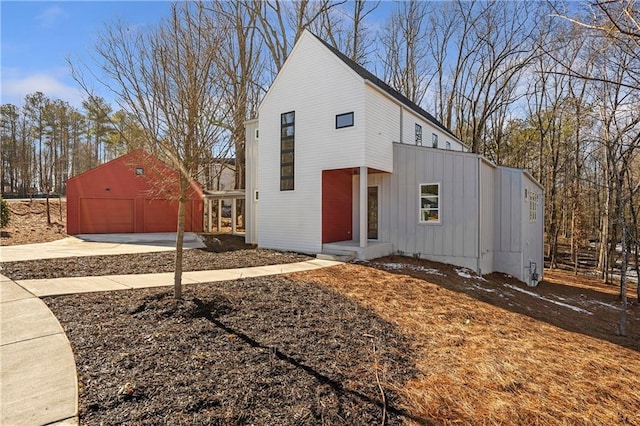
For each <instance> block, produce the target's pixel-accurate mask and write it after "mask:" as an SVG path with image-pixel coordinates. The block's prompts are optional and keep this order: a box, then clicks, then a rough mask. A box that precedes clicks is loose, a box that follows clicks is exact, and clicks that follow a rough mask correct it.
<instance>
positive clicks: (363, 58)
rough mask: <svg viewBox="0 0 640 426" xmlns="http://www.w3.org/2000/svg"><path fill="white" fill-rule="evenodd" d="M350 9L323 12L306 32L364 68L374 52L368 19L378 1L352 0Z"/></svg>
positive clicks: (328, 9) (330, 9) (334, 9)
mask: <svg viewBox="0 0 640 426" xmlns="http://www.w3.org/2000/svg"><path fill="white" fill-rule="evenodd" d="M351 5H352V7H351V8H349V7H346V6H345V7H331V8H327V9H325V11H324V13H322V14H321V15H320V17H319V18H318V19H316V20H315V21H313V22H311V23H310V25H309V28H310V29H311V31H313V32H314V34H315V35H317V36H318V37H320V38H322V39H323V40H326V41H327V42H328V43H329V44H330V45H331V46H333V47H335V48H336V49H338V50H339V51H341V52H342V53H344V54H345V55H346V56H347V57H348V58H349V59H351V60H352V61H354V62H356V63H357V64H359V65H362V66H366V65H367V64H368V62H369V55H370V54H371V51H372V50H373V48H374V40H373V33H372V31H371V29H370V27H369V25H368V23H367V19H368V18H369V17H370V16H371V14H372V13H373V12H374V11H375V10H376V9H377V8H378V6H379V5H380V1H379V0H378V1H368V0H355V1H353V2H352V3H351Z"/></svg>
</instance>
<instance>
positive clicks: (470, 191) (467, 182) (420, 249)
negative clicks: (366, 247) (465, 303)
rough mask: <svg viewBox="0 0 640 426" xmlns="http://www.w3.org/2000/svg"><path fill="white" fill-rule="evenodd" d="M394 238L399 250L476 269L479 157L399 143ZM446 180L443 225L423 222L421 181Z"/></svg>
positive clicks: (391, 232) (392, 222)
mask: <svg viewBox="0 0 640 426" xmlns="http://www.w3.org/2000/svg"><path fill="white" fill-rule="evenodd" d="M393 153H394V165H393V169H394V173H393V174H392V175H391V178H390V186H391V188H390V190H391V206H390V222H389V227H390V229H389V236H390V240H389V241H390V242H391V243H392V244H393V250H394V251H395V252H399V253H401V254H405V255H409V256H419V257H422V258H426V259H431V260H435V261H438V262H444V263H451V264H454V265H459V266H464V267H468V268H471V269H473V270H476V269H477V267H478V255H477V253H478V238H479V233H478V189H479V188H478V163H479V162H478V156H477V155H474V154H466V153H462V152H457V151H446V150H441V149H433V148H425V147H416V146H411V145H405V144H399V143H396V144H394V146H393ZM430 183H438V184H440V223H420V222H419V190H420V184H430Z"/></svg>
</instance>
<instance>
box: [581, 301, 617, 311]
mask: <svg viewBox="0 0 640 426" xmlns="http://www.w3.org/2000/svg"><path fill="white" fill-rule="evenodd" d="M588 303H591V304H592V305H602V306H606V307H607V308H611V309H615V310H616V311H619V310H620V308H619V307H618V306H616V305H613V304H611V303H606V302H601V301H599V300H589V301H588Z"/></svg>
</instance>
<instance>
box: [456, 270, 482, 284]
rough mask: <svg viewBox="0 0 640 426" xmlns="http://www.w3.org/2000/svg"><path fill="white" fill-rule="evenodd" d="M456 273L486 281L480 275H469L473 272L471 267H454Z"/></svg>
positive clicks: (460, 275) (463, 276)
mask: <svg viewBox="0 0 640 426" xmlns="http://www.w3.org/2000/svg"><path fill="white" fill-rule="evenodd" d="M455 271H456V273H457V274H458V276H459V277H462V278H467V279H476V280H480V281H486V280H485V279H484V278H482V277H481V276H480V275H475V274H474V275H471V274H472V273H473V271H472V270H471V269H467V268H455Z"/></svg>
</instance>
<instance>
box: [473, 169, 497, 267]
mask: <svg viewBox="0 0 640 426" xmlns="http://www.w3.org/2000/svg"><path fill="white" fill-rule="evenodd" d="M479 161H480V183H479V186H480V230H479V232H480V262H479V263H480V273H481V274H483V275H484V274H490V273H491V272H494V271H495V269H494V259H493V249H494V230H493V227H494V226H495V225H494V221H495V218H494V215H495V205H494V199H495V170H496V167H495V166H494V165H493V164H491V163H489V162H488V161H486V160H484V159H482V158H479ZM476 272H477V271H476Z"/></svg>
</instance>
